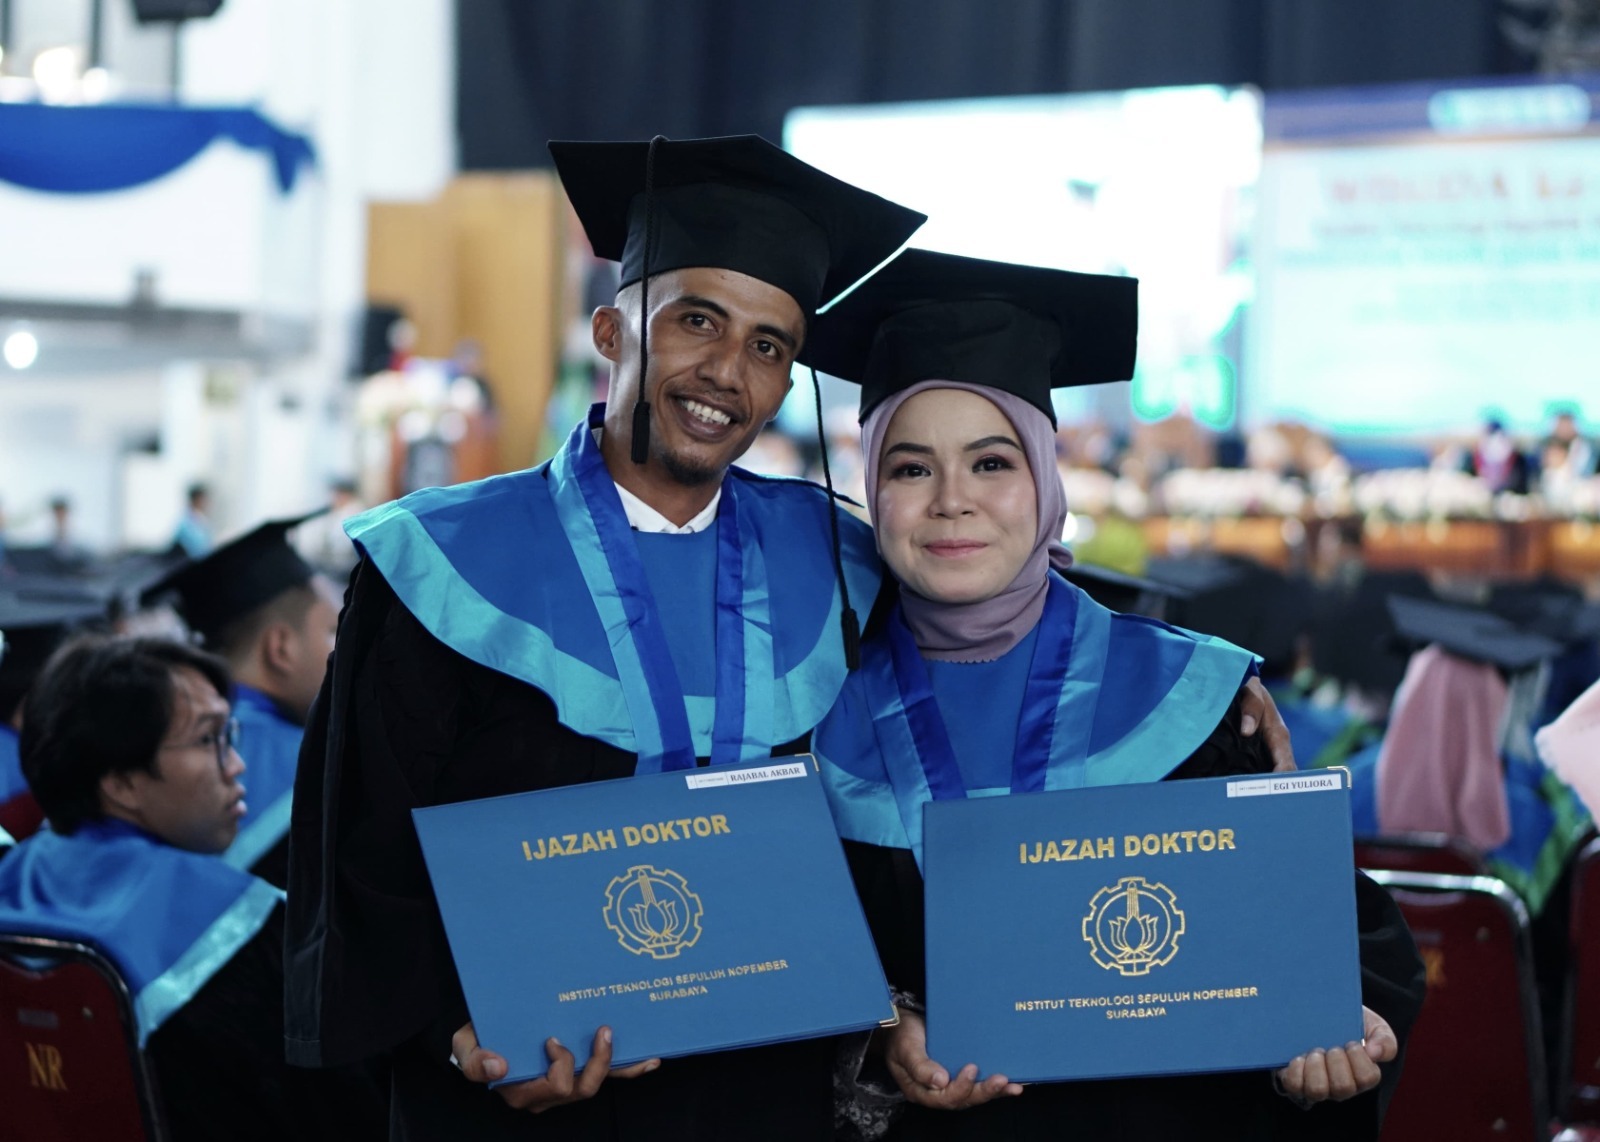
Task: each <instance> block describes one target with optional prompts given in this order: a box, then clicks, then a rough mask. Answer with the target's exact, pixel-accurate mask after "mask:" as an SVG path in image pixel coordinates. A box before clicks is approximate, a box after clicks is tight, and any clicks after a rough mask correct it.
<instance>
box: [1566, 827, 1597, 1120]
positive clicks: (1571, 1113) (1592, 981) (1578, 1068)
mask: <svg viewBox="0 0 1600 1142" xmlns="http://www.w3.org/2000/svg"><path fill="white" fill-rule="evenodd" d="M1570 939H1571V942H1570V943H1569V945H1568V948H1569V957H1570V958H1569V960H1568V967H1567V999H1566V1012H1565V1024H1566V1025H1565V1027H1564V1029H1563V1033H1562V1060H1563V1066H1562V1069H1561V1074H1562V1078H1563V1083H1562V1087H1563V1099H1562V1103H1563V1106H1562V1110H1563V1112H1564V1113H1563V1117H1564V1118H1566V1119H1568V1120H1570V1121H1573V1122H1590V1123H1593V1122H1600V839H1596V840H1592V841H1590V842H1589V843H1588V844H1587V845H1585V846H1584V848H1583V851H1582V852H1581V853H1579V854H1578V859H1577V861H1576V863H1575V865H1574V867H1573V871H1572V923H1571V938H1570Z"/></svg>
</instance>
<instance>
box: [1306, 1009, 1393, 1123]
mask: <svg viewBox="0 0 1600 1142" xmlns="http://www.w3.org/2000/svg"><path fill="white" fill-rule="evenodd" d="M1361 1033H1362V1034H1363V1035H1364V1036H1366V1040H1367V1041H1366V1043H1365V1044H1362V1043H1347V1044H1345V1045H1344V1046H1343V1047H1334V1048H1333V1049H1331V1050H1327V1051H1324V1050H1320V1049H1319V1050H1316V1051H1311V1052H1309V1053H1308V1054H1304V1055H1300V1056H1297V1057H1296V1058H1294V1059H1293V1060H1291V1061H1290V1063H1289V1065H1288V1066H1287V1067H1284V1068H1283V1069H1282V1070H1281V1071H1279V1072H1278V1075H1277V1077H1278V1083H1279V1085H1280V1086H1282V1088H1283V1093H1284V1094H1285V1095H1286V1096H1287V1097H1288V1098H1289V1099H1290V1100H1292V1101H1293V1102H1295V1103H1298V1104H1299V1105H1300V1106H1312V1105H1314V1104H1315V1103H1319V1102H1327V1101H1333V1102H1343V1101H1344V1100H1345V1099H1347V1098H1354V1097H1355V1096H1356V1095H1358V1094H1365V1093H1366V1092H1367V1091H1369V1090H1371V1089H1372V1088H1373V1087H1375V1086H1377V1085H1378V1082H1379V1080H1380V1079H1382V1078H1383V1075H1382V1074H1381V1073H1380V1072H1379V1070H1378V1064H1379V1063H1387V1062H1392V1061H1393V1060H1394V1057H1395V1056H1396V1055H1398V1054H1399V1053H1400V1043H1399V1041H1398V1040H1397V1039H1396V1038H1395V1037H1394V1031H1393V1029H1391V1028H1390V1026H1389V1024H1388V1023H1386V1022H1384V1019H1383V1017H1382V1016H1381V1015H1379V1014H1378V1013H1377V1012H1376V1011H1373V1010H1372V1009H1371V1008H1370V1007H1363V1008H1362V1009H1361Z"/></svg>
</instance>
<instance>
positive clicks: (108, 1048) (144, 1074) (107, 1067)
mask: <svg viewBox="0 0 1600 1142" xmlns="http://www.w3.org/2000/svg"><path fill="white" fill-rule="evenodd" d="M0 1135H3V1136H4V1137H6V1138H19V1139H21V1138H26V1139H28V1140H29V1142H83V1140H86V1139H100V1138H116V1139H119V1140H122V1139H128V1140H133V1142H163V1140H164V1139H165V1138H166V1137H167V1135H166V1130H165V1128H164V1126H163V1124H162V1120H161V1113H160V1110H159V1103H158V1100H157V1097H156V1088H155V1081H154V1078H153V1075H152V1073H151V1070H150V1065H149V1062H148V1060H147V1059H146V1057H145V1054H144V1052H143V1051H141V1050H139V1048H138V1036H137V1034H136V1032H135V1025H134V1015H133V1000H132V996H131V995H130V994H129V992H128V987H127V985H126V984H125V983H124V982H123V980H122V976H121V975H120V974H119V973H118V971H117V969H116V966H115V965H113V964H112V963H111V961H110V960H108V959H106V957H105V956H104V955H102V954H101V953H100V952H98V951H96V950H95V949H94V948H92V947H90V946H88V945H87V944H80V943H74V942H72V941H69V940H55V939H46V938H43V937H35V936H18V935H9V934H3V933H0Z"/></svg>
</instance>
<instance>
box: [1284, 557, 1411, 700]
mask: <svg viewBox="0 0 1600 1142" xmlns="http://www.w3.org/2000/svg"><path fill="white" fill-rule="evenodd" d="M1391 595H1404V596H1407V597H1410V598H1418V599H1432V598H1434V597H1435V596H1434V593H1433V588H1432V587H1430V586H1429V585H1428V580H1427V578H1426V577H1425V576H1423V575H1422V574H1420V573H1419V572H1415V571H1367V572H1365V573H1364V574H1363V575H1362V576H1361V578H1360V579H1359V580H1358V581H1357V582H1356V583H1354V584H1350V585H1346V584H1336V585H1334V586H1330V587H1325V588H1323V589H1322V590H1320V591H1318V592H1317V595H1316V598H1315V600H1314V602H1313V605H1312V614H1311V666H1312V669H1314V670H1315V671H1316V672H1317V673H1318V674H1319V675H1321V676H1323V677H1325V678H1334V679H1338V680H1339V681H1341V682H1345V683H1349V684H1352V685H1355V686H1358V687H1360V688H1361V689H1362V690H1364V691H1366V692H1368V693H1369V694H1373V695H1382V696H1384V697H1385V698H1388V697H1392V696H1393V695H1394V692H1395V690H1396V689H1398V688H1399V686H1400V681H1401V679H1403V678H1404V677H1405V673H1406V662H1407V660H1408V658H1409V655H1407V654H1406V653H1405V652H1404V651H1403V650H1401V649H1400V648H1399V647H1398V646H1396V645H1395V638H1394V633H1395V631H1394V620H1393V619H1392V618H1390V617H1389V603H1388V600H1389V597H1390V596H1391Z"/></svg>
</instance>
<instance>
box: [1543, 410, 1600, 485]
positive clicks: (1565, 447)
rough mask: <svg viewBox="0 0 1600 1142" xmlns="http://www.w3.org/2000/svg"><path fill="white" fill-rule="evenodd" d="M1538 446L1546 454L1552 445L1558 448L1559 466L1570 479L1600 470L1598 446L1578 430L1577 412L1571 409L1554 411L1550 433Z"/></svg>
mask: <svg viewBox="0 0 1600 1142" xmlns="http://www.w3.org/2000/svg"><path fill="white" fill-rule="evenodd" d="M1539 447H1540V454H1541V455H1546V454H1548V451H1549V449H1551V448H1552V447H1555V448H1559V449H1560V463H1561V466H1562V468H1563V469H1564V471H1565V474H1566V475H1567V476H1569V477H1570V478H1571V479H1574V480H1586V479H1588V478H1589V477H1590V476H1593V475H1595V474H1596V471H1597V470H1600V448H1597V447H1596V446H1595V442H1594V440H1592V439H1591V438H1590V437H1587V436H1585V435H1584V434H1583V433H1582V432H1581V431H1580V430H1579V428H1578V414H1577V412H1576V411H1574V410H1573V409H1562V410H1561V411H1560V412H1558V413H1556V419H1555V423H1554V424H1552V425H1551V426H1550V435H1549V436H1546V437H1545V438H1544V440H1543V442H1542V443H1541V444H1540V446H1539Z"/></svg>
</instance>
